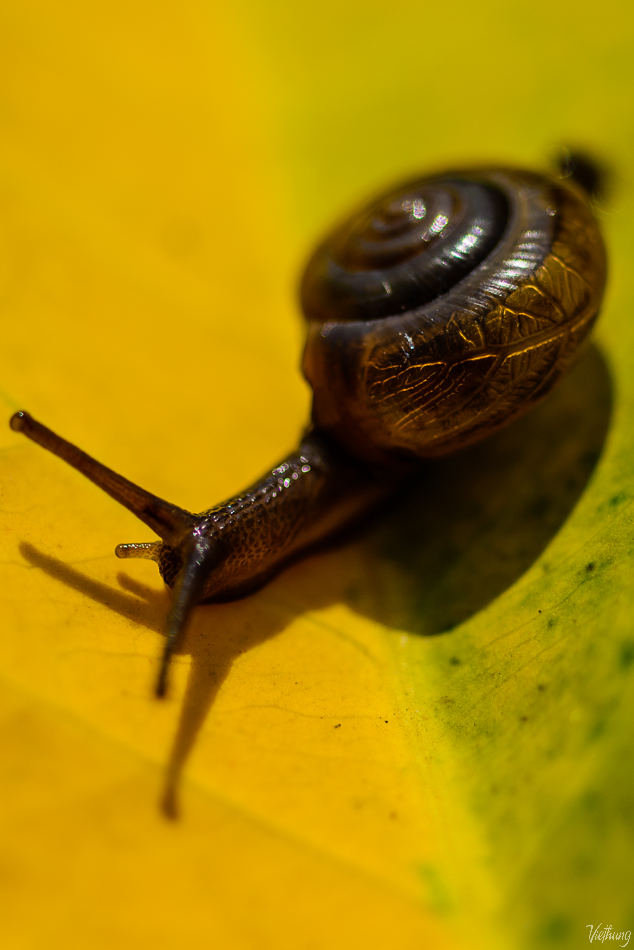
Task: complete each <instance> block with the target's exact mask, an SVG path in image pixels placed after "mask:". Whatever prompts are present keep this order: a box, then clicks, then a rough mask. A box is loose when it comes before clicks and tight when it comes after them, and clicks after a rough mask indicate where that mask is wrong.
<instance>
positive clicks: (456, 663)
mask: <svg viewBox="0 0 634 950" xmlns="http://www.w3.org/2000/svg"><path fill="white" fill-rule="evenodd" d="M449 662H450V663H451V665H452V666H460V660H459V658H458V657H457V656H452V657H451V659H450V660H449Z"/></svg>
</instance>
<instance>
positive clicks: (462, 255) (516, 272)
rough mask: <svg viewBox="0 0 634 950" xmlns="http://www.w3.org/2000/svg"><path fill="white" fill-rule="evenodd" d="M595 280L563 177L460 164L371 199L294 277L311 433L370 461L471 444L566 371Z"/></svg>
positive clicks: (593, 297) (595, 250)
mask: <svg viewBox="0 0 634 950" xmlns="http://www.w3.org/2000/svg"><path fill="white" fill-rule="evenodd" d="M605 274H606V263H605V251H604V247H603V242H602V239H601V236H600V233H599V230H598V227H597V224H596V222H595V219H594V217H593V214H592V210H591V208H590V205H589V201H588V199H587V198H586V196H585V195H584V194H583V193H582V191H581V190H580V189H579V188H578V187H577V186H575V185H574V184H568V183H567V182H565V181H562V180H559V179H555V178H551V177H548V176H545V175H539V174H536V173H533V172H528V171H522V170H515V169H505V168H493V169H473V170H467V171H461V172H452V173H449V174H445V175H442V176H439V177H430V178H423V179H419V180H416V181H413V182H410V183H407V184H405V185H403V186H401V187H400V188H397V189H396V190H393V191H391V192H390V193H388V194H385V195H383V196H382V197H380V198H378V199H377V200H375V201H373V202H372V203H370V204H369V205H368V206H367V207H366V208H364V209H362V210H361V211H360V212H358V213H357V214H355V215H354V216H353V217H351V218H350V219H349V220H348V221H346V222H344V223H343V224H342V225H340V226H339V227H337V228H336V229H335V230H334V231H333V232H332V233H331V234H330V235H329V236H328V237H327V239H326V240H325V241H324V242H323V243H322V244H321V245H320V246H319V247H318V248H317V250H316V252H315V254H314V255H313V257H312V258H311V260H310V261H309V263H308V266H307V268H306V271H305V274H304V278H303V281H302V288H301V298H302V306H303V310H304V314H305V317H306V320H307V322H308V337H307V342H306V348H305V351H304V362H303V368H304V374H305V376H306V377H307V379H308V381H309V382H310V384H311V386H312V388H313V394H314V395H313V424H314V425H315V427H316V428H317V429H318V430H320V431H322V432H325V433H327V434H329V435H331V436H333V437H334V438H335V439H336V441H337V442H338V443H340V444H341V445H344V446H346V448H347V449H348V451H350V452H351V453H352V454H353V455H355V456H357V457H359V458H361V459H363V460H366V461H369V462H373V463H384V464H394V462H395V461H397V460H398V459H399V458H401V459H404V460H407V459H412V458H420V457H427V456H435V455H442V454H444V453H446V452H450V451H453V450H454V449H456V448H459V447H461V446H463V445H467V444H469V443H471V442H474V441H476V440H478V439H479V438H481V437H482V436H483V435H486V434H489V433H490V432H492V431H495V430H496V429H497V428H499V427H501V426H502V425H505V424H506V423H507V422H510V421H511V420H512V419H514V418H516V417H517V416H518V415H519V414H521V413H522V412H523V411H525V410H526V409H528V408H529V407H530V406H531V405H533V404H534V403H535V402H536V401H537V400H538V399H540V398H541V397H542V396H543V395H545V393H546V392H548V390H549V389H550V388H551V387H552V385H553V384H554V383H555V382H556V380H557V379H558V378H559V377H560V376H561V375H562V373H563V372H564V371H565V370H566V369H567V367H568V365H569V363H570V361H571V360H572V358H573V356H574V353H575V351H576V349H577V347H578V345H579V343H580V342H581V341H582V340H583V338H584V337H585V336H586V334H587V333H588V331H589V329H590V327H591V325H592V323H593V321H594V318H595V317H596V315H597V313H598V309H599V304H600V300H601V296H602V292H603V288H604V284H605Z"/></svg>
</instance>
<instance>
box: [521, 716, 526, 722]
mask: <svg viewBox="0 0 634 950" xmlns="http://www.w3.org/2000/svg"><path fill="white" fill-rule="evenodd" d="M520 722H528V716H520Z"/></svg>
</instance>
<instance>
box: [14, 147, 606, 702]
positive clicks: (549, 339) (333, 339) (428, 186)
mask: <svg viewBox="0 0 634 950" xmlns="http://www.w3.org/2000/svg"><path fill="white" fill-rule="evenodd" d="M572 166H573V167H572V169H570V168H569V169H568V172H570V171H572V174H569V176H568V178H567V179H566V178H561V177H554V176H549V175H546V174H538V173H535V172H532V171H525V170H521V169H514V168H503V167H500V168H496V167H493V168H472V169H467V170H462V171H460V170H456V171H449V172H446V173H444V174H436V175H431V176H429V177H424V178H419V179H416V180H413V181H409V182H406V183H405V184H403V185H400V186H399V187H397V188H395V189H392V190H391V191H389V192H387V193H386V194H383V195H382V196H380V197H379V198H377V199H375V200H373V201H372V202H370V203H369V204H368V205H367V206H366V207H364V208H362V209H361V210H360V211H358V212H357V213H355V214H354V215H353V216H352V217H350V218H349V219H348V220H346V221H344V222H343V223H342V224H340V225H339V226H337V227H336V228H335V229H334V230H333V231H332V233H331V234H330V235H329V236H328V237H327V238H326V239H325V240H324V241H323V242H322V243H321V244H320V245H319V247H318V248H317V250H316V251H315V253H314V254H313V256H312V257H311V259H310V260H309V262H308V265H307V267H306V271H305V273H304V276H303V279H302V283H301V303H302V309H303V312H304V315H305V319H306V322H307V341H306V346H305V350H304V357H303V372H304V375H305V376H306V378H307V380H308V382H309V383H310V385H311V387H312V390H313V408H312V420H311V424H310V426H309V427H308V429H307V430H306V432H305V433H304V435H303V437H302V439H301V441H300V445H299V447H298V448H297V449H296V451H294V452H292V453H291V454H290V455H289V456H288V457H287V458H285V459H284V460H283V461H282V462H280V463H279V464H278V465H276V466H275V468H273V469H272V471H270V472H268V473H267V474H266V475H265V476H264V477H263V478H262V479H260V480H259V481H258V482H256V483H255V484H254V485H252V486H251V487H250V488H248V489H247V490H246V491H244V492H242V493H241V494H239V495H236V496H235V497H234V498H231V499H230V500H229V501H227V502H225V503H224V504H220V505H216V506H215V507H213V508H210V509H209V510H208V511H204V512H202V513H201V514H197V515H196V514H192V513H190V512H189V511H186V510H184V509H182V508H179V507H177V506H176V505H172V504H170V503H168V502H166V501H164V500H162V499H160V498H158V497H156V496H155V495H152V494H150V493H149V492H147V491H145V490H143V489H142V488H139V487H138V486H137V485H134V484H133V483H132V482H129V481H128V480H127V479H125V478H123V477H121V476H120V475H117V474H116V473H115V472H113V471H112V470H110V469H108V468H106V467H105V466H104V465H101V464H100V463H99V462H97V461H96V460H95V459H93V458H91V457H90V456H89V455H87V454H86V453H84V452H82V451H81V450H80V449H78V448H77V447H75V446H74V445H72V444H71V443H69V442H66V441H65V440H64V439H62V438H60V437H59V436H58V435H56V434H55V433H53V432H52V431H51V430H50V429H47V428H46V427H45V426H43V425H42V424H40V423H39V422H37V421H35V420H34V419H33V418H32V417H31V416H30V415H29V414H28V413H26V412H18V413H16V414H15V415H14V416H13V417H12V419H11V423H10V424H11V426H12V428H13V429H15V430H17V431H20V432H23V433H24V434H25V435H26V436H28V437H29V438H30V439H32V440H33V441H34V442H37V443H38V444H39V445H41V446H43V447H44V448H46V449H49V450H50V451H51V452H53V453H55V454H56V455H58V456H59V457H60V458H62V459H64V460H65V461H66V462H68V463H69V464H70V465H72V466H73V467H74V468H76V469H77V470H78V471H80V472H82V473H83V474H84V475H86V476H87V477H88V478H89V479H90V480H91V481H93V482H94V483H95V484H96V485H98V486H99V487H100V488H102V489H103V490H104V491H105V492H107V493H108V494H109V495H111V496H112V497H113V498H114V499H115V500H116V501H118V502H120V503H121V504H122V505H124V506H125V507H126V508H128V509H129V510H130V511H132V512H133V513H134V514H135V515H136V516H137V517H138V518H139V519H140V520H141V521H142V522H143V523H144V524H145V525H147V526H148V527H149V528H151V529H152V531H154V532H155V533H156V534H157V535H158V536H159V538H160V539H161V540H160V541H150V542H142V543H134V544H120V545H119V546H118V547H117V548H116V552H115V553H116V554H117V556H118V557H121V558H135V557H136V558H149V559H152V560H154V561H156V562H157V564H158V568H159V571H160V573H161V575H162V577H163V580H164V581H165V583H166V584H167V585H168V586H169V587H171V588H173V594H172V603H171V609H170V612H169V615H168V620H167V627H166V642H165V647H164V651H163V656H162V660H161V664H160V670H159V675H158V679H157V684H156V695H157V696H164V695H165V693H166V690H167V677H168V667H169V662H170V658H171V656H172V654H173V652H174V649H175V647H176V645H177V643H178V642H179V640H180V638H181V637H182V635H183V633H184V630H185V628H186V626H187V623H188V620H189V617H190V615H191V612H192V609H193V608H194V606H195V605H196V604H197V603H199V602H202V601H206V602H213V601H226V600H233V599H237V598H240V597H243V596H245V595H247V594H249V593H251V592H253V591H255V590H256V589H258V588H260V587H262V586H263V585H264V584H265V583H266V582H267V581H268V580H269V579H270V578H271V577H272V576H273V575H275V574H277V573H278V572H279V571H280V570H281V569H282V568H283V567H284V566H285V565H286V564H287V563H288V562H289V561H290V560H291V559H293V558H296V557H297V556H298V555H301V554H304V553H306V552H308V551H309V550H310V549H313V548H314V547H315V546H316V545H317V544H319V543H320V542H323V541H324V539H327V538H330V537H332V536H333V535H335V534H336V533H337V532H339V531H341V530H342V529H343V528H344V527H345V526H346V525H349V524H350V523H351V522H353V521H357V520H359V519H361V518H363V516H364V515H366V514H367V513H369V512H370V511H371V510H372V509H373V508H374V507H376V506H377V505H378V504H379V502H380V501H381V500H382V499H384V498H386V497H387V496H388V495H389V494H390V493H392V492H394V491H395V490H396V488H397V486H398V485H401V484H402V483H403V479H404V478H405V477H407V476H408V475H409V474H410V473H411V472H412V471H414V470H415V469H416V467H417V466H420V465H421V464H423V463H424V460H426V459H428V458H433V457H435V456H440V455H444V454H446V453H449V452H452V451H455V450H457V449H460V448H462V447H463V446H466V445H469V444H471V443H473V442H476V441H477V440H479V439H482V438H483V437H485V436H488V435H489V434H491V433H492V432H494V431H496V430H497V429H499V428H500V427H502V426H504V425H507V424H508V423H509V422H511V421H512V420H513V419H515V418H516V417H517V416H519V415H520V414H521V413H523V412H525V411H526V410H527V409H528V408H529V407H531V406H532V405H533V404H534V403H535V402H537V401H538V400H539V399H541V397H542V396H544V395H545V394H546V393H547V392H548V391H549V390H550V388H551V387H552V386H553V385H554V383H555V382H556V381H557V379H558V378H559V377H560V376H561V375H562V374H563V373H564V371H565V370H566V369H567V367H568V366H569V364H570V363H571V361H572V359H573V356H574V355H575V351H576V350H577V347H578V346H579V344H580V343H581V342H582V340H583V339H584V337H586V335H587V334H588V331H589V330H590V327H591V325H592V323H593V321H594V319H595V318H596V316H597V313H598V310H599V305H600V302H601V296H602V293H603V289H604V284H605V276H606V261H605V251H604V246H603V242H602V239H601V235H600V233H599V229H598V226H597V223H596V221H595V219H594V216H593V213H592V208H591V202H590V194H589V191H590V190H591V189H592V187H593V182H594V178H593V175H592V171H591V170H590V172H588V167H585V173H584V174H579V175H578V176H575V174H574V163H572ZM586 166H587V163H586ZM582 171H583V168H582ZM575 177H577V180H575ZM588 182H589V184H588ZM584 188H585V190H584Z"/></svg>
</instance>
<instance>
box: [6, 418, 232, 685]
mask: <svg viewBox="0 0 634 950" xmlns="http://www.w3.org/2000/svg"><path fill="white" fill-rule="evenodd" d="M11 428H12V429H14V430H15V431H16V432H22V433H23V435H26V436H27V437H28V438H29V439H31V440H32V441H33V442H37V444H38V445H41V446H42V448H45V449H48V451H49V452H52V453H53V454H54V455H57V456H58V457H59V458H61V459H63V460H64V461H65V462H68V464H69V465H71V466H72V467H73V468H75V469H77V471H78V472H81V473H82V475H85V476H86V478H89V479H90V481H91V482H93V483H94V484H95V485H97V486H98V487H99V488H101V489H102V490H103V491H105V492H106V493H107V494H108V495H110V497H111V498H114V499H115V501H118V502H119V503H120V504H122V505H123V506H124V507H125V508H127V509H128V511H131V512H132V514H134V515H136V517H137V518H139V519H140V520H141V521H142V522H143V523H144V524H146V525H147V526H148V527H149V528H151V529H152V531H155V532H156V534H158V536H159V537H160V538H162V539H163V541H165V542H166V543H167V544H169V545H170V546H172V547H174V548H178V549H179V551H180V554H181V557H182V568H181V570H180V572H179V575H178V577H177V579H176V584H175V590H174V597H173V601H172V607H171V610H170V614H169V619H168V625H167V642H166V644H165V649H164V651H163V657H162V660H161V666H160V669H159V676H158V681H157V684H156V695H157V696H159V697H162V696H165V694H166V691H167V671H168V666H169V662H170V659H171V657H172V655H173V653H174V650H175V648H176V646H177V644H178V641H179V639H180V638H181V636H182V634H183V633H184V631H185V627H186V625H187V623H188V621H189V618H190V616H191V612H192V609H193V608H194V607H195V606H196V604H197V603H198V601H199V600H200V599H201V596H202V593H203V591H204V588H205V583H206V581H207V577H208V573H209V571H210V570H211V568H212V567H213V564H215V563H216V560H217V559H218V547H217V545H216V544H212V542H211V540H210V539H209V538H206V537H204V535H202V534H201V533H200V528H199V525H200V519H199V518H196V516H195V515H193V514H191V513H190V512H189V511H185V509H184V508H179V507H178V506H177V505H172V504H170V503H169V502H167V501H164V500H163V499H162V498H158V497H157V496H156V495H152V494H151V493H150V492H147V491H145V489H143V488H140V487H139V486H138V485H135V484H134V483H133V482H130V481H128V479H127V478H123V477H122V476H121V475H118V474H117V473H116V472H113V471H112V469H110V468H107V467H106V466H105V465H102V464H101V462H97V460H96V459H94V458H92V457H91V456H90V455H88V454H87V453H86V452H82V450H81V449H78V448H77V446H75V445H73V444H72V443H71V442H67V441H66V440H65V439H62V438H61V437H60V436H59V435H57V434H56V433H55V432H52V431H51V429H48V428H47V427H46V426H44V425H42V424H41V422H37V421H36V420H35V419H34V418H33V417H32V416H30V415H29V413H28V412H16V413H15V415H13V416H12V417H11ZM161 547H162V544H161V542H160V541H152V542H147V543H140V544H120V545H118V547H117V549H116V554H117V557H122V558H130V557H137V558H146V559H149V560H152V561H158V560H159V555H160V549H161Z"/></svg>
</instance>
